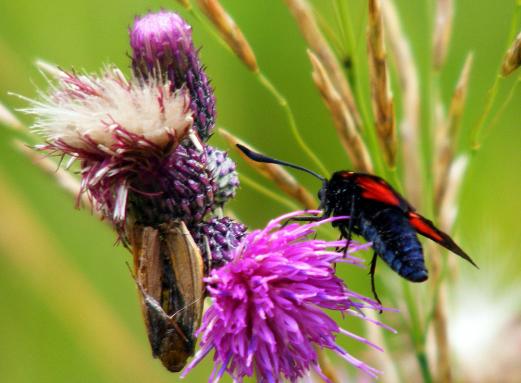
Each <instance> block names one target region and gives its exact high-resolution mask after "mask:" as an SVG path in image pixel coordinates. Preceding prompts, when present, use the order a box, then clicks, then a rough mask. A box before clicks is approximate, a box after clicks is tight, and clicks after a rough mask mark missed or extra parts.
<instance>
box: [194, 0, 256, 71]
mask: <svg viewBox="0 0 521 383" xmlns="http://www.w3.org/2000/svg"><path fill="white" fill-rule="evenodd" d="M197 3H198V4H199V7H200V8H201V9H202V10H203V12H204V13H205V15H206V16H207V17H208V18H209V19H210V20H211V22H212V23H213V24H214V25H215V27H216V28H217V30H218V31H219V33H220V35H221V36H222V38H223V39H224V40H225V41H226V43H227V44H228V45H229V47H230V48H231V49H232V50H233V51H234V52H235V54H236V55H237V56H239V58H240V59H241V60H242V62H243V63H244V64H245V65H246V66H247V67H248V68H249V69H250V70H251V71H253V72H258V71H259V67H258V65H257V59H256V58H255V54H254V53H253V49H252V48H251V46H250V44H249V43H248V41H247V40H246V37H244V34H243V33H242V31H241V29H240V28H239V27H238V26H237V24H236V23H235V21H233V19H232V17H231V16H230V15H229V14H228V13H226V11H225V10H224V8H223V6H222V5H221V4H220V3H219V1H218V0H197Z"/></svg>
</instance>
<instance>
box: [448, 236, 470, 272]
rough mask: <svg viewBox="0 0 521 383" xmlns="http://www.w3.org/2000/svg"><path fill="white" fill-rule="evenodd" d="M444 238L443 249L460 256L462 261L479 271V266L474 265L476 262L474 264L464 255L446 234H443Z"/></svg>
mask: <svg viewBox="0 0 521 383" xmlns="http://www.w3.org/2000/svg"><path fill="white" fill-rule="evenodd" d="M443 234H445V233H443ZM444 237H445V238H444V239H445V241H444V242H446V243H444V244H442V245H443V246H444V247H445V248H447V249H448V250H450V251H451V252H453V253H454V254H456V255H458V256H460V257H461V258H463V259H464V260H466V261H467V262H469V263H470V264H472V266H474V267H475V268H476V269H478V270H479V266H478V265H477V264H476V262H474V260H473V259H472V258H471V257H470V256H469V255H468V254H467V253H465V252H464V251H463V249H462V248H461V247H459V246H458V245H456V243H455V242H454V241H453V240H452V239H451V238H450V237H449V236H448V235H447V234H445V235H444ZM440 244H441V243H440Z"/></svg>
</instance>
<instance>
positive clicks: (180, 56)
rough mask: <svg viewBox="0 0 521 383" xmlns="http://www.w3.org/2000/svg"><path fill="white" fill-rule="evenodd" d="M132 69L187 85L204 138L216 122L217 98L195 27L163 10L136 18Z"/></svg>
mask: <svg viewBox="0 0 521 383" xmlns="http://www.w3.org/2000/svg"><path fill="white" fill-rule="evenodd" d="M130 45H131V47H132V68H133V70H134V74H135V75H136V76H137V77H140V78H143V79H145V80H147V79H149V78H150V77H155V78H160V79H162V80H163V81H170V83H171V86H172V88H173V89H181V88H182V87H186V88H187V89H188V91H189V93H190V97H191V103H190V108H191V109H192V111H193V113H194V128H195V129H196V131H197V132H198V133H199V136H200V137H201V139H202V140H203V141H206V140H207V139H208V137H209V136H210V134H211V132H212V129H213V127H214V124H215V97H214V94H213V89H212V87H211V86H210V84H209V81H208V78H207V76H206V73H205V72H204V69H203V66H202V64H201V62H200V61H199V57H198V54H197V51H196V49H195V48H194V45H193V42H192V28H191V27H190V25H188V24H187V23H186V21H184V20H183V19H182V18H181V17H180V16H179V15H178V14H176V13H173V12H167V11H161V12H157V13H149V14H147V15H145V16H143V17H139V18H136V20H135V21H134V25H133V26H132V28H131V29H130Z"/></svg>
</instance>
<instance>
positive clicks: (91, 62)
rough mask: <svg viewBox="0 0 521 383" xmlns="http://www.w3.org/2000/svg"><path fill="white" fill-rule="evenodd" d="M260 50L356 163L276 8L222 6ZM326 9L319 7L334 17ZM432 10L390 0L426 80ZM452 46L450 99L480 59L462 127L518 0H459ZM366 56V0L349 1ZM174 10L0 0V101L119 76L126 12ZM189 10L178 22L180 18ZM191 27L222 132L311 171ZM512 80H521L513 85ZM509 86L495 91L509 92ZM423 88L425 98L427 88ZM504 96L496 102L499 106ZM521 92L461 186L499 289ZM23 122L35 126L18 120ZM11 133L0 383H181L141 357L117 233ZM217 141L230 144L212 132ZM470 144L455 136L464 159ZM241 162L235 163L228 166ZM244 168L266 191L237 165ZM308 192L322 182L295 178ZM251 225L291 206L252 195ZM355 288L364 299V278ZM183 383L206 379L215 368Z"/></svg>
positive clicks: (1, 138)
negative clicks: (65, 73) (50, 70)
mask: <svg viewBox="0 0 521 383" xmlns="http://www.w3.org/2000/svg"><path fill="white" fill-rule="evenodd" d="M222 3H223V4H224V5H225V6H226V8H227V9H228V11H229V12H230V13H231V14H232V15H233V17H234V18H235V20H236V21H237V23H238V24H239V25H240V26H241V28H242V30H243V31H244V33H245V35H246V36H247V38H248V39H249V41H250V43H251V45H252V47H253V48H254V50H255V52H256V54H257V58H258V61H259V64H260V66H261V67H262V68H263V70H264V71H265V72H266V73H267V75H268V76H269V77H270V78H271V79H272V80H273V82H274V83H275V84H277V86H278V87H279V89H280V90H281V92H282V93H283V94H284V95H286V96H287V98H288V100H289V102H290V104H291V106H292V108H293V111H294V113H295V115H296V118H297V122H298V125H299V127H300V129H301V131H302V133H303V135H304V137H305V138H306V140H307V141H308V142H311V143H312V145H311V146H312V147H313V149H314V150H315V151H316V152H317V153H318V154H319V155H320V157H321V158H322V159H323V161H324V162H325V164H326V166H327V167H328V168H329V169H330V170H333V169H340V168H348V167H349V163H348V160H347V157H346V155H345V154H344V152H343V149H342V147H341V146H340V144H338V140H337V137H336V133H335V131H334V129H333V127H332V122H331V119H330V116H329V114H328V111H327V109H326V107H325V106H324V105H323V102H322V100H321V99H320V96H319V94H318V92H317V90H316V89H315V87H314V84H313V82H312V81H311V75H310V70H311V68H310V64H309V62H308V59H307V56H306V46H305V43H304V42H303V39H302V37H301V35H300V33H299V31H298V29H297V28H296V25H295V23H294V20H293V18H292V16H291V15H290V14H289V12H288V10H287V9H286V7H285V6H284V3H283V1H282V0H250V1H232V0H223V1H222ZM330 3H331V2H330V1H328V0H324V1H316V2H315V4H316V5H317V7H319V8H320V9H322V10H323V12H324V15H325V17H326V19H327V20H329V19H331V23H332V24H334V22H333V21H332V20H333V19H332V17H331V12H332V11H331V7H330V5H331V4H330ZM430 3H431V2H424V1H409V0H401V1H398V5H399V9H400V13H401V15H402V18H403V24H404V29H405V31H406V33H408V34H409V36H411V44H412V47H413V51H414V54H415V56H416V58H417V60H418V63H419V66H420V71H422V73H423V74H424V73H425V70H426V69H425V68H426V65H427V58H428V56H429V55H428V49H429V48H430V39H429V32H428V27H429V25H430V23H431V20H432V17H433V15H432V13H429V11H428V9H429V7H430ZM456 3H457V4H456V5H457V9H456V15H455V22H454V30H453V42H452V45H451V48H450V52H449V57H448V61H447V65H446V67H445V69H444V71H443V73H442V74H441V79H442V94H443V96H444V98H445V100H447V99H449V97H450V94H451V92H452V88H453V85H454V83H455V81H456V79H457V77H458V74H459V70H460V68H461V65H462V63H463V60H464V58H465V56H466V54H467V53H468V52H469V51H473V52H474V53H475V65H474V68H473V70H472V75H471V85H470V91H469V97H468V104H467V108H466V110H465V114H464V121H463V124H464V132H463V137H465V132H468V130H469V129H470V127H472V125H473V124H475V122H476V120H477V119H478V117H479V115H480V113H481V112H482V110H483V103H484V100H485V97H486V92H487V89H488V88H489V87H490V85H491V84H492V82H493V80H494V77H495V73H497V67H498V65H499V63H500V61H501V59H502V57H503V53H504V51H505V47H506V36H507V35H508V31H509V25H510V18H511V16H512V12H513V8H514V1H510V0H496V1H492V2H491V1H488V0H461V1H457V2H456ZM350 4H351V11H352V13H353V15H352V19H353V20H355V22H356V23H355V30H357V31H358V35H359V36H360V38H359V39H358V40H357V41H358V44H360V46H361V49H360V50H359V51H360V54H362V55H363V54H365V41H364V40H363V39H364V36H365V33H364V31H365V29H364V27H363V23H364V20H365V5H366V3H365V1H363V0H352V1H350ZM161 7H162V8H166V9H174V10H181V7H180V6H179V5H178V3H177V2H175V1H135V0H126V1H122V0H111V1H102V0H90V1H65V0H60V1H58V0H52V1H47V2H43V1H34V0H32V1H31V0H17V1H7V0H0V101H1V102H2V103H5V104H6V105H8V106H10V107H12V108H19V107H23V106H24V102H23V101H21V100H20V99H17V98H15V97H12V96H9V95H8V94H7V92H8V91H12V92H15V93H19V94H23V95H26V96H30V97H34V96H35V95H36V87H35V85H36V86H39V87H45V81H44V80H43V79H42V76H41V75H40V74H39V73H38V71H37V70H36V69H35V66H34V61H35V59H38V58H41V59H45V60H47V61H49V62H52V63H56V64H59V65H60V66H61V67H63V68H71V67H74V68H85V69H87V70H88V71H96V70H98V69H99V68H100V67H101V66H102V65H103V64H106V63H115V64H116V65H118V66H119V67H121V68H124V69H126V70H127V71H128V68H129V59H128V56H127V55H128V53H129V46H128V33H127V28H128V26H129V25H130V24H131V23H132V20H133V17H134V16H135V15H139V14H142V13H144V12H146V11H148V10H157V9H160V8H161ZM181 13H182V14H184V15H186V13H184V12H182V11H181ZM187 19H188V20H189V21H191V22H193V31H194V41H195V44H196V45H197V46H202V50H201V56H202V60H203V62H204V63H205V64H206V65H207V67H208V73H209V76H210V78H211V79H212V81H213V86H214V87H215V91H216V95H217V107H218V124H219V125H221V126H224V127H226V128H227V129H229V130H230V131H232V132H234V133H235V134H237V135H239V136H240V137H242V138H244V139H245V140H247V141H248V142H250V143H252V144H253V145H255V146H256V147H257V148H259V149H262V150H263V151H264V152H266V153H270V154H272V155H274V156H277V157H280V158H284V159H286V160H288V161H293V162H296V163H299V164H302V165H305V166H309V167H311V168H313V164H312V163H311V162H310V161H309V160H308V158H307V157H305V156H304V155H303V154H302V153H301V151H300V149H299V148H298V147H297V146H296V144H294V138H293V137H292V136H291V134H290V132H289V129H288V126H287V123H286V119H285V117H284V114H283V111H282V110H281V109H280V107H279V106H278V105H277V104H276V102H275V100H274V99H273V98H272V97H271V96H270V95H269V94H268V93H267V92H266V90H265V89H264V88H262V87H261V86H260V85H259V83H258V82H257V81H256V79H255V77H254V76H252V74H251V73H249V72H248V71H247V70H246V68H245V67H244V66H243V65H242V64H241V63H240V62H239V61H238V60H237V59H236V58H235V57H234V56H233V55H232V54H230V53H229V52H227V51H226V50H224V49H223V48H222V47H221V46H220V45H219V44H218V43H217V42H216V41H215V40H214V39H213V38H212V37H211V35H210V34H209V33H208V31H207V30H206V29H205V28H204V27H203V26H202V25H200V24H198V23H197V22H194V21H193V20H192V19H191V18H190V17H189V16H187ZM513 77H516V76H513ZM513 81H514V79H509V80H506V81H504V82H503V83H502V85H501V88H500V95H504V93H506V90H507V89H508V88H509V87H510V86H511V85H512V83H513ZM422 91H426V89H423V90H422ZM502 98H504V97H500V99H502ZM520 102H521V92H517V94H516V95H515V98H514V99H513V100H512V102H511V103H510V106H509V107H508V109H507V110H506V112H505V114H504V115H503V117H502V118H501V119H500V120H499V121H498V123H497V124H496V126H494V128H493V130H491V131H490V132H489V134H488V136H487V138H486V141H485V142H484V145H483V146H482V149H481V150H480V151H479V152H478V153H477V154H476V155H475V158H474V159H473V161H472V163H471V168H470V172H469V177H468V178H467V180H466V181H465V183H464V189H463V192H462V199H461V200H462V203H461V208H460V212H461V217H460V219H459V221H458V227H457V234H458V238H459V239H460V241H461V243H462V246H463V247H464V248H466V249H468V252H469V253H470V254H472V256H473V257H474V258H475V259H476V260H477V263H478V264H480V265H481V266H482V267H481V271H480V273H487V270H488V269H489V267H493V266H494V265H495V264H497V263H499V264H500V265H501V266H502V267H503V268H505V269H506V270H507V271H506V273H505V274H504V278H505V281H508V280H514V279H516V278H519V276H520V271H519V270H520V268H521V260H520V259H521V258H520V257H519V256H518V255H519V249H521V226H520V225H519V212H520V211H521V198H520V197H519V191H520V190H521V188H520V187H521V179H520V169H521V150H520V145H521V126H520V125H521V109H520V108H519V105H520ZM24 121H25V122H27V123H29V122H30V121H29V120H27V119H25V120H24ZM15 136H16V135H15V134H13V133H12V132H10V131H8V130H7V129H1V130H0V153H1V154H0V302H1V306H0V382H94V381H96V382H148V381H154V382H167V381H169V382H173V381H177V380H178V378H177V377H176V376H175V375H172V374H170V373H168V372H166V371H164V370H163V368H162V366H161V365H160V363H159V362H158V361H156V360H153V359H152V358H151V357H150V355H149V354H150V352H149V346H148V344H147V340H146V335H145V331H144V327H143V324H142V320H141V313H140V310H139V307H138V302H137V296H136V292H135V286H134V283H133V281H132V279H131V278H130V275H129V272H128V269H127V267H126V265H125V262H126V261H128V260H129V256H128V254H127V253H126V251H125V250H124V249H123V248H121V247H118V246H114V242H115V235H114V233H113V232H112V231H111V230H110V229H109V228H108V226H106V225H104V224H103V223H100V222H98V221H97V220H96V219H95V218H94V217H92V216H91V215H90V213H89V212H88V211H78V210H76V209H74V207H73V203H74V202H73V200H72V198H71V197H70V196H69V195H67V194H66V193H65V192H63V191H62V190H61V189H60V188H59V187H58V186H57V185H56V184H55V183H54V182H53V181H52V180H51V179H50V178H49V177H48V176H46V175H44V174H42V172H41V171H40V170H39V169H37V168H36V167H35V166H34V165H32V164H31V162H30V161H29V160H27V159H26V158H25V157H23V156H22V155H20V154H19V153H18V152H17V151H16V150H15V149H14V148H13V146H12V143H11V139H12V138H13V137H15ZM211 143H212V144H213V145H216V146H220V147H221V148H225V147H226V146H225V144H224V142H223V141H222V140H221V139H220V138H219V137H218V136H217V135H216V136H215V137H214V138H212V141H211ZM468 143H469V142H468V140H465V139H464V140H463V141H462V147H461V149H466V147H467V146H468ZM235 158H237V157H236V156H235ZM238 167H239V169H240V171H242V172H244V173H245V174H248V175H249V176H251V177H252V178H254V179H256V180H259V181H261V182H263V184H264V185H267V186H270V187H271V184H269V183H267V182H266V181H263V180H262V179H261V178H259V177H258V176H257V175H255V174H254V173H253V171H252V170H251V169H249V168H247V167H246V165H245V164H244V163H243V162H241V161H238ZM296 176H297V177H298V178H299V180H301V181H302V182H303V183H304V184H305V185H307V186H309V188H310V190H316V189H318V186H319V185H317V182H316V180H314V179H312V178H311V177H308V176H306V175H300V174H297V175H296ZM230 207H231V208H232V209H233V210H234V212H235V213H236V214H237V216H238V217H239V218H240V219H241V220H243V221H244V222H245V223H247V224H248V225H250V226H251V227H258V226H260V225H263V224H264V223H265V222H266V221H267V220H268V219H270V218H272V217H274V216H275V215H278V214H280V213H283V212H285V211H287V207H285V206H282V205H280V204H277V203H275V202H273V201H272V200H270V199H267V198H266V197H265V196H263V195H261V194H259V193H258V192H256V191H255V190H253V189H251V188H250V187H248V186H243V187H242V189H241V190H240V191H239V194H238V196H237V198H236V200H235V201H233V202H232V204H231V206H230ZM359 278H360V280H357V281H352V282H351V283H352V284H354V285H355V286H357V287H359V288H360V290H363V291H364V292H367V291H368V280H367V279H366V278H365V275H364V273H361V274H360V277H359ZM205 366H206V367H199V368H197V369H196V370H195V373H194V374H192V375H190V376H189V377H188V378H187V379H186V381H190V382H198V381H203V380H206V377H207V376H208V368H209V367H210V364H209V363H206V364H205Z"/></svg>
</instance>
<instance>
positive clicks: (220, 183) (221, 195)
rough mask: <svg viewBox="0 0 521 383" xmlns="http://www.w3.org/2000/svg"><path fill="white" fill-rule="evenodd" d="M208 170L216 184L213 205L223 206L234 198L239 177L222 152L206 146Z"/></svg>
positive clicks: (233, 164)
mask: <svg viewBox="0 0 521 383" xmlns="http://www.w3.org/2000/svg"><path fill="white" fill-rule="evenodd" d="M206 152H207V154H208V168H209V169H210V172H211V173H212V176H213V179H214V181H215V183H216V184H217V191H216V193H215V203H216V204H218V205H224V204H225V203H226V202H227V201H228V200H230V199H232V198H233V197H235V192H236V191H237V188H238V187H239V175H238V174H237V171H236V170H235V168H236V167H235V162H233V160H232V159H231V158H230V157H229V156H228V153H226V152H225V151H223V150H219V149H216V148H214V147H212V146H208V147H207V149H206Z"/></svg>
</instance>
